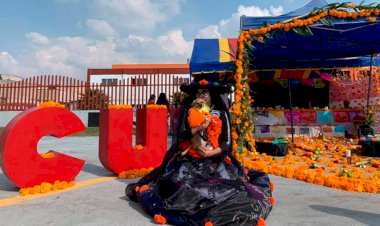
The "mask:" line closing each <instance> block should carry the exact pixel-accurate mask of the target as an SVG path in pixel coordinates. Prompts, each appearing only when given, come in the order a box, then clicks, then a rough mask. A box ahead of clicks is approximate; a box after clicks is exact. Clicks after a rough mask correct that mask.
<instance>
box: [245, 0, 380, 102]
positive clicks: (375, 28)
mask: <svg viewBox="0 0 380 226" xmlns="http://www.w3.org/2000/svg"><path fill="white" fill-rule="evenodd" d="M326 5H328V3H327V2H326V1H324V0H314V1H311V2H310V3H308V4H307V5H306V6H304V7H302V8H300V9H297V10H295V11H293V12H290V13H287V14H284V15H281V16H278V17H246V16H242V17H241V21H240V22H241V25H240V29H241V30H249V29H257V28H260V27H262V26H263V25H264V24H276V23H278V22H287V21H289V20H290V19H292V18H295V17H300V16H305V15H308V14H309V13H310V12H312V11H313V10H314V9H315V8H322V7H324V6H326ZM332 24H333V26H330V25H326V24H324V23H321V22H319V23H316V24H313V25H310V26H309V28H310V31H311V32H312V35H309V36H301V35H299V34H297V33H295V32H293V31H289V32H285V31H283V30H277V31H272V32H270V33H269V34H270V35H272V36H273V38H271V39H267V40H266V41H265V43H255V45H254V47H255V49H254V50H253V51H252V50H251V54H250V55H251V56H252V57H251V58H250V59H249V60H250V67H251V69H270V68H288V69H289V68H309V67H316V66H317V65H319V66H320V67H322V68H325V67H342V66H343V65H341V63H344V64H348V63H350V66H360V65H358V64H361V62H365V59H360V58H357V59H346V58H347V57H357V56H368V55H369V56H370V59H369V61H370V77H369V81H370V82H371V74H372V66H373V55H374V54H375V53H379V52H380V23H379V22H375V23H370V22H369V21H367V19H366V18H361V19H358V20H351V21H347V20H343V19H334V21H332ZM342 59H343V60H342ZM370 87H371V84H370V83H369V88H368V100H367V109H368V108H369V93H370ZM289 96H290V106H291V91H290V86H289Z"/></svg>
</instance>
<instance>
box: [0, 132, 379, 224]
mask: <svg viewBox="0 0 380 226" xmlns="http://www.w3.org/2000/svg"><path fill="white" fill-rule="evenodd" d="M169 142H170V141H169ZM51 149H53V150H57V151H60V152H63V153H67V154H70V155H72V156H74V157H78V158H81V159H84V160H85V161H86V164H85V166H84V168H83V170H82V171H81V173H80V174H79V175H78V177H77V179H76V182H77V184H81V183H83V184H84V183H85V182H89V181H90V182H91V181H92V182H94V180H97V178H103V177H107V176H112V174H111V173H109V172H108V171H107V170H105V169H104V168H103V167H102V166H101V163H100V162H99V159H98V137H68V138H62V139H56V138H52V137H47V138H44V139H42V140H41V141H40V143H39V145H38V150H40V151H41V152H45V151H47V150H51ZM271 179H272V180H273V181H274V182H275V185H276V188H275V192H274V197H275V199H276V205H275V207H274V209H273V210H272V212H271V214H270V215H269V217H268V219H267V225H269V226H271V225H292V226H293V225H300V226H301V225H302V226H304V225H342V226H343V225H344V226H350V225H371V226H372V225H374V226H375V225H380V195H373V194H367V193H350V192H346V191H341V190H336V189H332V188H328V187H322V186H317V185H313V184H307V183H305V182H300V181H296V180H292V179H286V178H281V177H276V176H271ZM135 180H136V179H135ZM135 180H119V179H117V178H109V179H107V178H106V180H105V181H103V182H94V183H93V184H92V185H87V186H85V185H83V186H81V187H78V188H73V189H70V190H66V191H63V192H58V193H50V194H48V195H42V196H35V197H32V200H27V201H21V200H19V198H14V197H17V195H18V189H17V188H16V187H15V186H14V185H13V184H12V183H11V182H10V181H9V180H8V179H7V178H6V177H5V176H4V175H3V174H2V173H0V204H1V202H2V200H4V199H6V198H11V199H17V202H16V203H15V204H13V205H8V206H2V207H0V225H7V226H8V225H155V224H154V222H153V219H152V218H151V217H149V216H147V215H146V214H145V213H144V212H143V211H142V209H141V208H140V207H139V206H138V205H137V204H135V203H133V202H129V201H127V200H126V198H125V196H124V188H125V186H126V185H127V184H128V183H130V182H133V181H135Z"/></svg>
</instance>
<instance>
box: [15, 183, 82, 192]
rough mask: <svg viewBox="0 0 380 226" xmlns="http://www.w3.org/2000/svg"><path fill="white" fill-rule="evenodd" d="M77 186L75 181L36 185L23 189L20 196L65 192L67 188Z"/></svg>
mask: <svg viewBox="0 0 380 226" xmlns="http://www.w3.org/2000/svg"><path fill="white" fill-rule="evenodd" d="M74 185H75V182H74V181H70V182H67V181H58V180H56V181H55V182H54V183H53V184H51V183H47V182H42V183H41V184H40V185H35V186H33V187H27V188H21V189H20V191H19V194H20V195H21V196H25V195H34V194H39V193H47V192H50V191H58V190H64V189H66V188H69V187H72V186H74Z"/></svg>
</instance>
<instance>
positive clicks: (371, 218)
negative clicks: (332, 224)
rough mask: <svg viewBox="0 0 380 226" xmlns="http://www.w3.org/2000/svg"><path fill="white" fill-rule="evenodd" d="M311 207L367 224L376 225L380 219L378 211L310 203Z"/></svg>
mask: <svg viewBox="0 0 380 226" xmlns="http://www.w3.org/2000/svg"><path fill="white" fill-rule="evenodd" d="M310 207H311V208H312V209H315V210H318V211H320V212H323V213H326V214H330V215H336V216H344V217H349V218H352V219H354V220H356V221H359V222H361V223H363V224H367V225H375V224H377V223H378V220H379V219H380V214H376V213H369V212H364V211H358V210H350V209H343V208H339V207H333V206H322V205H310ZM372 211H378V210H372Z"/></svg>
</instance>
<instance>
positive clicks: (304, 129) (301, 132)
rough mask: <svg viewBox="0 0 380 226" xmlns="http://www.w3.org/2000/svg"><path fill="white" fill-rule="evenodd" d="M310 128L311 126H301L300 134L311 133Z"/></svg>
mask: <svg viewBox="0 0 380 226" xmlns="http://www.w3.org/2000/svg"><path fill="white" fill-rule="evenodd" d="M309 134H310V129H309V127H300V135H309Z"/></svg>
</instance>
